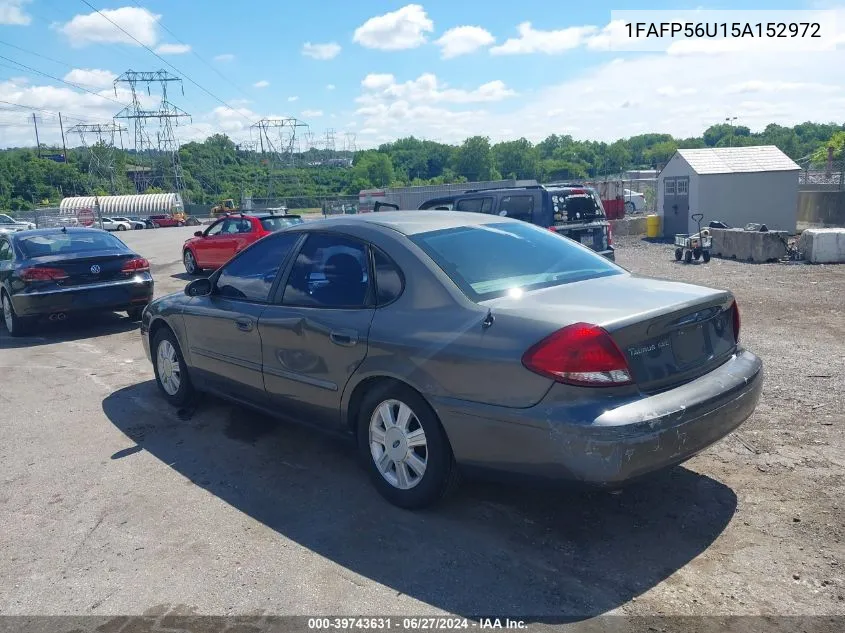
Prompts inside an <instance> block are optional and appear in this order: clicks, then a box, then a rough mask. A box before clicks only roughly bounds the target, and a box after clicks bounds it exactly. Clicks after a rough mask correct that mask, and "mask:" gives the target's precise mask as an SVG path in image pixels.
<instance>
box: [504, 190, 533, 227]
mask: <svg viewBox="0 0 845 633" xmlns="http://www.w3.org/2000/svg"><path fill="white" fill-rule="evenodd" d="M498 201H499V203H498V205H497V207H496V210H495V213H496V215H500V216H502V217H507V218H513V219H514V220H522V221H523V222H531V223H532V224H534V223H535V220H534V216H535V213H536V214H537V215H538V216H539V215H540V212H541V210H542V209H541V207H542V199H541V198H540V191H527V190H526V191H519V192H514V193H510V192H508V193H503V194H502V195H501V196H499V198H498Z"/></svg>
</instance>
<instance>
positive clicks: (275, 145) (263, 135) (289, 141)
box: [252, 118, 308, 199]
mask: <svg viewBox="0 0 845 633" xmlns="http://www.w3.org/2000/svg"><path fill="white" fill-rule="evenodd" d="M307 127H308V124H307V123H304V122H303V121H300V120H298V119H293V118H287V119H261V120H260V121H258V122H257V123H255V124H253V125H252V129H255V130H257V131H258V142H259V146H260V149H261V154H262V155H263V156H265V157H267V158H266V161H265V162H266V165H267V171H268V173H267V198H269V199H272V198H275V197H276V195H277V194H278V193H279V192H278V191H277V185H279V186H280V188H284V189H288V190H289V191H290V190H291V189H298V188H299V179H298V178H297V177H296V173H295V172H294V171H293V167H295V166H296V158H297V150H298V147H299V146H298V139H297V134H298V132H297V130H298V129H299V128H307Z"/></svg>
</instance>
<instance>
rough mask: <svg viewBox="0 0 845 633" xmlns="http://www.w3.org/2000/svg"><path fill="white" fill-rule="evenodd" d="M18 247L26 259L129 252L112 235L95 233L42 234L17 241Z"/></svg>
mask: <svg viewBox="0 0 845 633" xmlns="http://www.w3.org/2000/svg"><path fill="white" fill-rule="evenodd" d="M18 245H19V246H20V249H21V251H23V254H24V255H25V256H27V257H44V256H46V255H60V254H64V253H80V252H86V251H111V250H119V251H123V252H128V250H129V249H128V248H127V247H126V245H125V244H124V243H123V242H121V241H120V240H119V239H117V238H116V237H114V236H113V235H109V234H108V233H100V232H97V231H91V232H90V233H87V232H86V233H75V232H74V233H70V232H68V233H61V232H56V233H47V234H43V233H42V234H40V235H33V236H31V237H25V238H22V239H19V240H18Z"/></svg>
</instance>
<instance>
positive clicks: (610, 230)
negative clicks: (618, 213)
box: [607, 224, 613, 246]
mask: <svg viewBox="0 0 845 633" xmlns="http://www.w3.org/2000/svg"><path fill="white" fill-rule="evenodd" d="M607 245H608V246H613V227H612V226H611V225H610V224H608V225H607Z"/></svg>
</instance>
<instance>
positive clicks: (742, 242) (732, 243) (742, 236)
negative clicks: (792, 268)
mask: <svg viewBox="0 0 845 633" xmlns="http://www.w3.org/2000/svg"><path fill="white" fill-rule="evenodd" d="M710 233H711V234H712V236H713V248H712V249H711V253H712V254H713V255H717V256H719V257H726V258H731V259H738V260H739V261H750V262H757V263H761V262H771V261H778V260H779V259H780V258H781V257H784V256H786V253H787V251H786V244H787V240H788V239H789V234H788V233H787V232H786V231H767V232H760V231H744V230H742V229H710Z"/></svg>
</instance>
